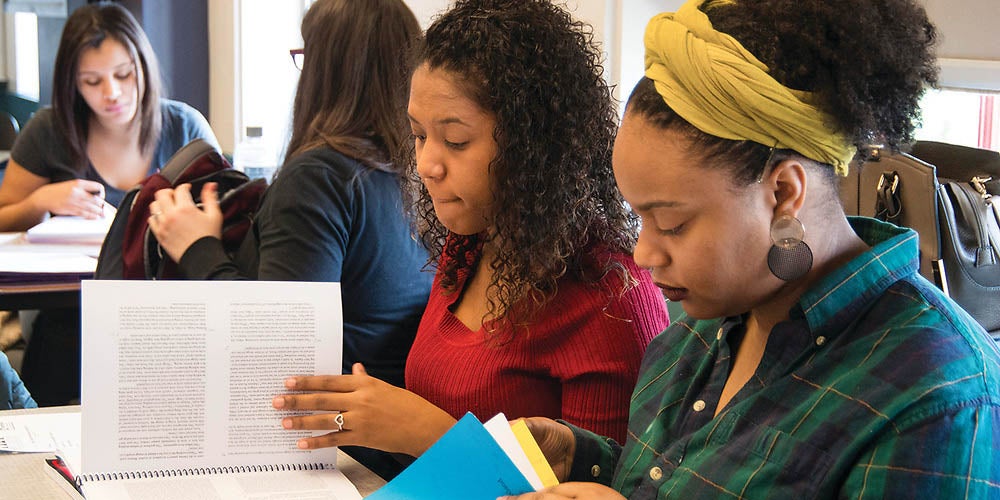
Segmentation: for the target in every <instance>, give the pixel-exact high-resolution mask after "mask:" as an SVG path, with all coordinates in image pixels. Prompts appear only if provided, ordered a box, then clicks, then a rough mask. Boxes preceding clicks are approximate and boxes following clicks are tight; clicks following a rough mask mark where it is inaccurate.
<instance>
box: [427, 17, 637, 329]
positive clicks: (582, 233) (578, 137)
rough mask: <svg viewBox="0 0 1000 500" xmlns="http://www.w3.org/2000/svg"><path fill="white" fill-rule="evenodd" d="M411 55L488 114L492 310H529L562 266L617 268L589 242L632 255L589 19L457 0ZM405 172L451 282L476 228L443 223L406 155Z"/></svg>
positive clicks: (593, 271) (633, 225) (474, 241)
mask: <svg viewBox="0 0 1000 500" xmlns="http://www.w3.org/2000/svg"><path fill="white" fill-rule="evenodd" d="M414 62H415V64H414V66H420V65H422V64H426V65H427V66H428V67H429V68H431V69H443V70H446V71H448V72H449V73H452V74H454V75H458V77H459V78H460V79H461V81H460V82H459V85H460V86H461V87H462V88H464V89H465V91H466V92H467V94H468V96H469V97H470V98H471V99H472V100H473V101H475V102H476V103H477V104H478V105H479V106H480V107H482V108H483V109H484V110H487V111H489V112H490V113H492V114H493V115H494V116H495V117H496V123H497V124H496V128H495V130H494V133H493V138H494V140H495V141H496V143H497V151H498V153H497V156H496V157H495V158H494V159H493V161H492V162H491V163H490V166H489V169H490V173H491V177H492V180H493V186H492V189H493V193H494V196H495V200H494V203H495V205H494V206H495V207H496V210H495V211H494V215H493V216H492V217H493V219H492V221H491V224H490V226H491V228H492V229H493V230H495V233H494V234H497V235H499V237H496V238H494V242H495V243H496V245H497V254H496V257H495V258H494V260H493V262H492V264H493V268H494V269H495V270H496V271H495V273H494V275H493V277H492V280H491V282H490V288H491V294H492V297H493V298H492V299H491V300H490V301H489V311H490V314H491V316H493V317H502V318H504V319H506V320H508V321H515V320H514V319H512V318H511V317H512V316H515V317H516V321H521V320H524V319H527V318H525V317H522V316H521V313H522V312H524V313H527V314H530V313H531V312H533V311H537V310H538V309H539V308H540V307H541V306H542V305H543V304H544V303H545V302H546V301H547V300H549V299H550V298H551V297H552V296H553V295H554V294H555V292H556V282H557V280H558V279H559V278H561V277H562V276H564V275H570V276H573V277H575V278H577V279H581V280H585V281H596V280H598V279H599V278H600V277H602V276H603V275H604V274H605V273H606V272H608V271H609V270H610V268H611V267H615V266H613V265H611V264H609V263H607V262H604V261H603V260H602V259H596V258H594V257H595V255H596V252H597V251H600V250H603V251H612V252H627V253H631V250H632V248H633V246H634V245H635V239H636V234H637V221H636V219H635V218H634V217H633V216H632V215H631V213H630V212H629V211H628V210H627V209H626V207H625V204H624V201H623V199H622V198H621V195H620V193H619V192H618V189H617V187H616V185H615V180H614V176H613V173H612V169H611V150H612V145H613V143H614V137H615V131H616V128H617V113H616V110H615V104H614V101H613V100H612V98H611V89H610V88H609V86H608V85H607V83H606V82H605V81H604V80H603V78H602V76H601V75H602V72H603V67H602V65H601V60H600V50H599V49H598V48H597V46H596V45H595V43H594V36H593V30H592V28H591V27H590V26H589V25H587V24H585V23H582V22H579V21H575V20H573V18H572V17H571V16H570V14H569V13H568V12H567V11H566V10H565V9H564V8H561V7H559V6H556V5H553V4H552V2H550V1H549V0H459V1H457V2H456V3H455V5H454V7H453V8H452V9H450V10H448V11H447V12H445V13H443V14H442V15H441V16H440V17H438V18H437V19H435V21H434V22H433V24H431V26H430V27H429V28H428V29H427V32H426V34H425V43H424V45H423V46H422V47H421V49H420V50H419V51H418V53H417V57H416V60H415V61H414ZM408 174H409V175H408V176H407V177H408V178H409V180H410V182H411V187H412V188H413V189H412V191H411V192H410V193H409V194H410V196H411V197H412V198H413V199H411V200H410V201H411V203H410V206H411V207H412V209H413V210H414V211H415V216H416V219H417V221H418V229H419V233H420V237H421V239H422V241H423V243H424V244H425V245H426V246H427V248H428V250H429V252H430V262H431V264H432V265H434V264H435V263H437V265H438V266H439V268H438V273H439V275H440V277H441V284H442V285H443V287H444V288H445V289H451V290H453V289H454V288H455V287H456V285H457V282H458V279H459V278H458V277H459V272H460V271H463V270H468V269H469V268H470V267H471V266H472V265H473V264H474V262H472V261H471V259H470V257H469V256H470V255H473V254H475V252H476V251H477V249H478V248H479V246H480V245H481V244H482V239H483V237H484V236H483V235H472V236H463V235H458V234H454V233H450V232H449V231H448V230H447V229H446V228H445V227H444V226H443V225H442V224H441V222H440V221H439V220H438V219H437V217H436V216H435V213H434V207H433V204H432V201H431V199H430V197H429V195H428V193H427V190H426V189H425V188H424V187H423V184H422V183H421V182H420V179H419V177H418V175H417V173H416V165H415V162H414V161H412V154H411V161H410V162H409V169H408ZM442 254H445V255H443V257H444V258H442ZM621 271H623V270H621ZM623 278H624V279H623V282H624V283H625V286H629V284H630V283H631V277H629V276H627V275H624V276H623ZM616 292H617V293H622V292H624V290H618V291H616ZM523 299H530V300H523ZM515 308H516V309H515Z"/></svg>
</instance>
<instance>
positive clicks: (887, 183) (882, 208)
mask: <svg viewBox="0 0 1000 500" xmlns="http://www.w3.org/2000/svg"><path fill="white" fill-rule="evenodd" d="M898 190H899V174H898V173H896V171H895V170H894V171H892V172H882V175H881V176H879V178H878V184H877V185H876V186H875V218H876V219H878V220H881V221H886V222H895V221H896V218H898V217H899V214H900V212H901V211H902V209H903V205H902V203H900V201H899V194H898Z"/></svg>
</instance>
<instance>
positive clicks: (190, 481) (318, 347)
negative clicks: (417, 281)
mask: <svg viewBox="0 0 1000 500" xmlns="http://www.w3.org/2000/svg"><path fill="white" fill-rule="evenodd" d="M81 292H82V335H83V337H82V341H83V351H82V354H83V384H82V394H81V395H82V437H81V440H82V460H81V464H80V473H79V474H77V479H78V481H79V484H80V486H81V490H82V492H83V494H84V495H85V496H86V497H87V498H88V500H92V499H95V498H96V499H106V498H113V499H118V498H121V499H145V498H155V499H162V500H166V499H173V498H177V499H182V498H183V499H190V498H199V499H200V498H205V499H210V498H254V499H258V500H263V499H272V498H275V499H277V498H282V499H284V498H306V499H308V498H335V499H347V498H351V499H354V498H361V497H360V495H359V494H358V492H357V490H356V489H355V488H354V486H353V485H352V484H351V483H350V481H348V480H347V478H346V477H344V475H343V474H342V473H341V472H340V471H338V470H337V469H336V453H337V450H336V448H326V449H320V450H299V449H298V448H297V447H296V442H297V440H298V439H299V438H301V437H304V436H310V435H313V434H317V433H314V432H311V431H288V430H285V429H283V428H282V427H281V417H282V416H285V415H289V414H293V413H292V412H288V411H278V410H275V409H274V408H272V407H271V399H272V398H273V397H274V396H275V395H277V394H280V393H283V392H285V390H284V386H283V381H284V379H285V378H286V377H288V376H291V375H303V374H315V373H340V371H341V368H342V361H341V359H342V352H341V349H342V344H343V332H342V316H341V309H340V304H341V300H340V287H339V284H337V283H304V282H267V281H110V280H108V281H103V280H102V281H93V280H90V281H84V282H83V284H82V288H81Z"/></svg>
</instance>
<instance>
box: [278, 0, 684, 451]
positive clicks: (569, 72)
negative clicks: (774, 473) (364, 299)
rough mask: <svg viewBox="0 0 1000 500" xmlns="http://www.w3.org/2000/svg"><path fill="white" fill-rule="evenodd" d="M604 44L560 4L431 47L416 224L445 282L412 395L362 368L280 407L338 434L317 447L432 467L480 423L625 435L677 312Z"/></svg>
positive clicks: (479, 15)
mask: <svg viewBox="0 0 1000 500" xmlns="http://www.w3.org/2000/svg"><path fill="white" fill-rule="evenodd" d="M601 73H602V68H601V66H600V51H599V50H598V49H597V47H595V45H594V43H593V37H592V33H591V29H590V28H589V27H588V26H586V25H585V24H583V23H581V22H578V21H574V20H573V19H572V17H571V16H570V14H569V13H568V12H566V11H565V10H563V9H562V8H560V7H557V6H555V5H553V4H552V3H551V2H549V1H548V0H530V1H529V0H473V1H459V2H456V4H455V6H454V7H453V8H452V9H450V10H449V11H447V12H445V13H444V14H443V15H442V16H441V17H439V18H438V19H437V20H436V21H435V22H434V23H433V24H432V25H431V27H430V28H429V29H428V30H427V34H426V44H425V46H424V47H423V50H422V51H420V52H419V57H418V60H417V69H416V71H415V73H414V75H413V79H412V87H411V91H410V102H409V117H410V127H411V130H412V131H413V136H414V143H415V159H414V162H412V163H411V164H410V170H409V173H410V179H411V181H412V182H413V184H414V187H413V191H412V192H413V193H415V194H416V195H417V199H416V200H415V202H414V208H415V210H416V212H417V216H418V219H419V222H420V227H421V236H422V238H423V241H424V243H425V244H426V245H427V246H428V247H429V248H430V249H431V257H432V260H433V262H436V263H437V275H436V277H435V282H434V287H433V288H432V290H431V296H430V300H429V302H428V305H427V310H426V312H425V313H424V316H423V319H422V320H421V323H420V330H419V331H418V333H417V339H416V341H415V342H414V344H413V349H412V350H411V351H410V356H409V358H408V360H407V365H406V386H407V389H409V391H404V390H401V389H398V388H394V387H390V386H388V385H387V384H383V383H380V382H379V381H377V380H375V379H373V378H371V377H368V376H367V375H366V374H365V368H364V367H362V366H361V365H357V366H356V367H355V371H354V374H353V375H349V376H315V377H295V378H292V379H289V380H288V381H287V384H286V387H287V388H288V389H291V390H295V391H307V392H310V393H309V394H298V395H284V396H278V397H276V398H275V400H274V404H275V406H276V407H282V408H294V409H299V410H320V411H323V410H335V411H340V412H341V413H340V414H339V415H332V414H330V413H325V412H321V413H318V414H315V415H309V416H302V417H289V418H286V419H285V420H284V421H283V425H285V426H286V428H291V429H332V430H334V431H335V432H332V433H329V434H327V435H324V436H319V437H314V438H310V439H303V440H301V441H300V443H299V445H300V446H302V447H321V446H334V445H338V446H339V445H345V444H363V445H365V446H371V447H375V448H380V449H384V450H388V451H393V452H402V453H406V454H408V455H413V456H416V455H419V454H421V453H422V452H423V451H424V450H425V449H426V448H427V447H428V446H430V445H431V443H433V442H434V441H435V440H437V439H438V438H439V437H440V436H441V435H442V434H443V433H444V432H445V431H446V430H447V429H448V428H449V427H450V426H451V425H452V424H453V423H454V421H455V418H457V417H461V416H462V414H464V413H465V412H466V411H472V412H474V413H476V414H477V415H478V416H479V417H481V418H484V419H485V418H489V417H492V416H493V415H494V414H496V413H498V412H505V413H506V415H507V416H508V417H519V416H527V415H533V414H536V413H541V414H544V415H547V416H551V417H553V418H563V419H566V420H568V421H570V422H574V423H576V424H578V425H581V426H584V427H588V428H592V429H602V430H603V432H605V433H608V434H611V435H614V436H618V437H619V438H622V437H624V435H625V423H626V419H627V415H628V397H629V393H630V392H631V387H632V386H633V384H634V382H635V376H636V373H637V370H638V367H639V360H640V358H641V357H642V353H643V351H644V350H645V348H646V344H647V343H648V342H649V340H650V339H651V338H652V337H653V336H654V335H656V333H658V332H659V331H661V330H662V329H663V328H664V327H665V326H666V325H667V323H668V318H667V311H666V306H665V304H664V300H663V297H662V296H661V295H660V294H659V293H658V292H657V290H656V288H655V286H653V283H652V282H651V280H650V277H649V274H648V273H647V272H646V271H645V270H643V269H641V268H639V267H638V266H636V265H635V263H634V262H633V261H632V257H631V251H632V247H633V244H634V241H635V236H636V221H635V219H634V218H633V217H632V216H631V215H630V214H629V212H628V210H627V209H626V207H625V205H624V203H623V201H622V199H621V196H620V195H619V193H618V190H617V188H616V187H615V184H614V178H613V176H612V171H611V146H612V142H613V140H614V134H615V125H616V118H617V115H616V112H615V107H614V103H613V101H612V99H611V92H610V89H609V88H608V85H607V84H606V83H605V81H604V80H603V78H602V76H601Z"/></svg>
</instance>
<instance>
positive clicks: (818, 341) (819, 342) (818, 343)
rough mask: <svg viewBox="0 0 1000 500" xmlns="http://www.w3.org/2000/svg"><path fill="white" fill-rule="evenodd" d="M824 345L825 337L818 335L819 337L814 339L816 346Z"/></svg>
mask: <svg viewBox="0 0 1000 500" xmlns="http://www.w3.org/2000/svg"><path fill="white" fill-rule="evenodd" d="M825 343H826V337H824V336H822V335H820V336H819V337H816V345H823V344H825Z"/></svg>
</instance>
